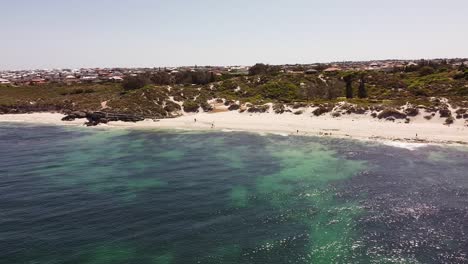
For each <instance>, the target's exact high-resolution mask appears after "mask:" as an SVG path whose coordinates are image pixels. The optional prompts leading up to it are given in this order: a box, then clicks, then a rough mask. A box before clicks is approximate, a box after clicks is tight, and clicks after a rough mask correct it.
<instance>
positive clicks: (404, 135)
mask: <svg viewBox="0 0 468 264" xmlns="http://www.w3.org/2000/svg"><path fill="white" fill-rule="evenodd" d="M62 117H63V115H62V114H57V113H34V114H12V115H10V114H8V115H0V124H1V122H23V123H36V124H54V125H83V123H84V122H85V119H78V120H75V121H72V122H63V121H61V118H62ZM195 118H196V119H197V122H195V121H194V119H195ZM443 123H444V119H442V118H438V117H434V118H433V119H432V120H430V121H428V120H425V119H424V118H423V117H422V115H419V116H417V117H415V118H412V120H411V122H410V123H409V124H405V123H404V122H403V121H395V122H391V121H384V120H378V119H375V118H372V117H370V116H369V115H354V114H352V115H346V116H342V117H338V118H333V117H331V116H330V114H326V115H323V116H320V117H316V116H312V114H311V109H306V111H305V112H304V114H302V115H294V114H292V113H284V114H274V113H264V114H250V113H238V112H237V111H232V112H220V113H197V114H184V115H183V116H181V117H178V118H172V119H162V120H160V121H157V122H155V121H153V120H145V121H141V122H137V123H125V122H111V123H109V124H107V125H100V127H121V128H139V129H141V128H145V129H158V128H160V129H184V130H221V131H226V132H227V131H248V132H258V133H275V134H281V135H309V136H332V137H340V138H354V139H364V140H377V141H386V142H389V141H393V143H389V144H393V145H394V146H402V145H401V143H398V142H397V143H395V141H402V142H431V143H466V144H468V127H466V126H465V121H464V120H463V119H460V120H456V121H455V123H454V124H453V125H451V126H447V125H444V124H443ZM212 124H214V128H211V126H212ZM297 130H299V133H297ZM416 134H417V135H418V136H417V137H416ZM405 146H406V147H408V144H407V143H405Z"/></svg>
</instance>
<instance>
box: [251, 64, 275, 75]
mask: <svg viewBox="0 0 468 264" xmlns="http://www.w3.org/2000/svg"><path fill="white" fill-rule="evenodd" d="M280 70H281V69H280V67H278V66H272V65H267V64H263V63H257V64H255V65H254V66H252V67H250V69H249V75H259V74H270V75H274V74H278V73H279V72H280Z"/></svg>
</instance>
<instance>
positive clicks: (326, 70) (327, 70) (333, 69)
mask: <svg viewBox="0 0 468 264" xmlns="http://www.w3.org/2000/svg"><path fill="white" fill-rule="evenodd" d="M323 71H324V72H337V71H341V69H340V68H337V67H330V68H326V69H325V70H323Z"/></svg>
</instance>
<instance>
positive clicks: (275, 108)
mask: <svg viewBox="0 0 468 264" xmlns="http://www.w3.org/2000/svg"><path fill="white" fill-rule="evenodd" d="M273 111H275V113H276V114H282V113H284V111H285V108H284V105H283V104H274V105H273Z"/></svg>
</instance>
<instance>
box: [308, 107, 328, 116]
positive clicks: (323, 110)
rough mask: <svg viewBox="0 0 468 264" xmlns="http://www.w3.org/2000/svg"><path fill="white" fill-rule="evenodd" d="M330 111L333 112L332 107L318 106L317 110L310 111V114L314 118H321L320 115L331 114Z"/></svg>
mask: <svg viewBox="0 0 468 264" xmlns="http://www.w3.org/2000/svg"><path fill="white" fill-rule="evenodd" d="M332 110H333V107H332V106H328V105H319V107H318V108H317V109H315V110H314V111H312V114H314V115H315V116H321V115H323V114H325V113H328V112H331V111H332Z"/></svg>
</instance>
